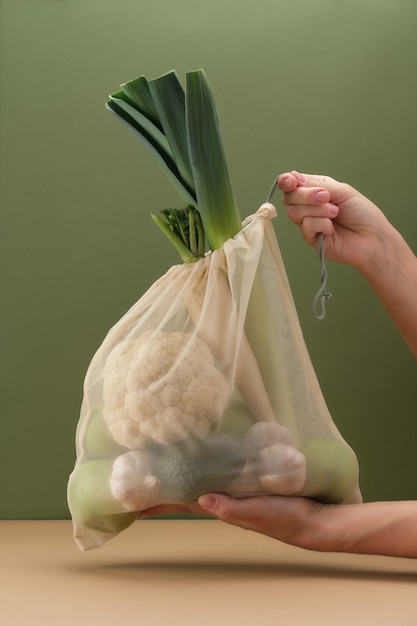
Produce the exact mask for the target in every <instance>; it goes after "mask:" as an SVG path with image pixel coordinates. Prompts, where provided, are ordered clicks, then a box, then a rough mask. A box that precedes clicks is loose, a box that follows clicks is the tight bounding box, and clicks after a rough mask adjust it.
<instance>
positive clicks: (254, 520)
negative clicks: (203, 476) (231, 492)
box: [198, 494, 281, 531]
mask: <svg viewBox="0 0 417 626" xmlns="http://www.w3.org/2000/svg"><path fill="white" fill-rule="evenodd" d="M280 500H281V498H280V496H274V497H273V498H270V497H269V498H268V497H249V498H236V499H233V498H229V497H227V496H225V495H223V494H205V495H204V496H201V497H200V498H199V500H198V502H199V504H200V506H201V508H203V509H205V510H206V511H208V512H209V513H211V514H212V515H215V516H216V517H217V519H220V520H222V521H223V522H227V523H228V524H233V525H235V526H240V527H241V528H245V529H251V530H258V531H265V530H266V529H267V528H269V527H271V526H273V525H274V523H276V511H275V510H274V508H275V507H277V506H279V501H280ZM272 505H274V506H272Z"/></svg>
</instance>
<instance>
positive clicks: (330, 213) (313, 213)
mask: <svg viewBox="0 0 417 626" xmlns="http://www.w3.org/2000/svg"><path fill="white" fill-rule="evenodd" d="M338 213H339V207H337V206H336V205H335V204H332V203H327V204H324V205H321V206H317V207H315V206H310V205H305V204H301V205H299V204H291V205H290V206H289V207H288V210H287V215H288V217H289V218H290V220H291V221H292V222H294V224H297V226H300V225H301V223H302V221H303V220H304V219H305V218H306V217H314V218H328V219H334V218H335V217H336V216H337V215H338Z"/></svg>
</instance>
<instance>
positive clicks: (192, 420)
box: [103, 331, 229, 449]
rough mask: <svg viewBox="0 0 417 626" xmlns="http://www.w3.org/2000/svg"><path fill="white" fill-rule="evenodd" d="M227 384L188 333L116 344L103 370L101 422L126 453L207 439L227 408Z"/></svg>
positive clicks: (202, 344)
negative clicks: (189, 439) (104, 423)
mask: <svg viewBox="0 0 417 626" xmlns="http://www.w3.org/2000/svg"><path fill="white" fill-rule="evenodd" d="M228 396H229V388H228V384H227V382H226V379H225V377H224V375H223V374H222V372H220V371H219V370H218V369H217V367H216V365H215V362H214V358H213V355H212V354H211V352H210V350H209V348H208V346H207V344H206V343H205V342H204V341H203V340H201V339H199V338H198V337H196V336H194V335H192V334H190V333H182V332H164V331H149V332H145V333H142V334H141V335H139V336H138V337H137V338H135V339H132V340H125V341H122V342H121V343H120V344H118V345H117V346H116V347H115V348H114V349H113V350H112V352H111V353H110V354H109V356H108V358H107V360H106V362H105V365H104V368H103V399H104V412H103V416H104V419H105V421H106V423H107V426H108V428H109V430H110V432H111V433H112V435H113V437H114V439H115V440H116V441H117V442H118V443H119V444H121V445H122V446H126V447H127V448H131V449H137V448H144V447H146V446H147V445H149V444H151V443H158V444H171V443H174V442H177V441H182V440H185V439H187V438H189V437H197V438H201V437H205V436H206V435H207V434H208V432H209V430H210V428H211V426H212V424H214V423H215V422H216V421H217V420H219V419H220V418H221V416H222V415H223V413H224V411H225V409H226V407H227V404H228Z"/></svg>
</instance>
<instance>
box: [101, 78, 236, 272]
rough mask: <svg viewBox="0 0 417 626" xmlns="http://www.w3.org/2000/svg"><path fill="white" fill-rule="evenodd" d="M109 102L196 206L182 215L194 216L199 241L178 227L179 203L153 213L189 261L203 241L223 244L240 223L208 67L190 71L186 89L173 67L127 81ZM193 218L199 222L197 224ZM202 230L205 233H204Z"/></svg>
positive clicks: (200, 249)
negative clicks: (153, 74) (191, 239)
mask: <svg viewBox="0 0 417 626" xmlns="http://www.w3.org/2000/svg"><path fill="white" fill-rule="evenodd" d="M106 106H107V108H108V109H109V110H110V111H111V112H112V113H114V114H115V115H116V116H117V117H118V118H119V119H120V120H121V121H122V122H123V123H125V124H126V125H127V126H128V127H129V128H130V129H131V130H132V131H133V132H134V133H135V134H136V135H137V136H138V137H139V138H140V139H141V141H142V142H143V143H144V144H145V146H146V147H147V149H148V150H149V151H150V153H151V154H152V155H153V156H154V158H155V159H156V161H157V162H158V164H159V165H160V166H161V167H162V168H163V170H164V171H165V173H166V174H167V176H168V177H169V178H170V180H171V181H172V182H173V184H174V186H175V187H176V189H177V191H178V192H179V194H180V195H181V196H182V198H183V199H184V200H185V201H186V202H187V204H188V205H189V206H190V207H193V208H194V209H195V211H189V210H188V208H187V209H186V210H185V213H184V214H183V215H182V217H181V220H182V222H184V218H186V219H191V220H193V223H192V224H191V227H189V226H187V228H186V231H187V232H188V233H190V234H191V237H193V236H194V234H196V236H197V238H198V243H196V244H195V245H194V244H193V242H191V247H190V240H189V238H187V236H185V237H183V235H182V233H181V232H180V230H178V229H176V228H175V226H174V225H175V224H176V223H177V217H178V214H177V213H176V211H178V210H177V209H175V210H173V211H172V215H170V212H171V209H165V211H164V212H163V216H162V217H160V216H158V217H156V216H152V217H153V219H154V221H155V223H156V224H157V225H158V226H159V228H161V230H162V231H163V232H164V234H165V235H166V236H167V237H168V238H169V240H170V241H171V243H173V245H174V246H175V248H176V249H177V251H178V252H179V254H180V256H181V258H182V260H183V261H185V262H191V261H196V260H198V259H199V258H201V257H202V256H204V252H205V249H203V247H202V245H201V242H202V241H207V243H208V246H209V248H210V249H211V250H216V249H218V248H221V247H222V246H223V244H224V242H225V241H227V239H229V238H231V237H234V236H235V235H236V234H237V233H238V232H239V230H240V229H241V227H242V224H241V217H240V214H239V210H238V207H237V203H236V201H235V198H234V194H233V190H232V185H231V181H230V176H229V172H228V168H227V162H226V155H225V149H224V145H223V140H222V134H221V129H220V122H219V116H218V112H217V108H216V104H215V101H214V97H213V93H212V89H211V86H210V84H209V81H208V79H207V75H206V72H205V70H203V69H200V70H195V71H193V72H188V73H187V74H186V89H184V87H183V85H182V84H181V82H180V79H179V78H178V75H177V73H176V72H175V71H171V72H168V73H166V74H163V75H162V76H160V77H158V78H156V79H153V80H147V79H146V78H145V77H144V76H139V77H138V78H136V79H134V80H132V81H129V82H127V83H125V84H123V85H121V88H120V90H119V91H116V92H115V93H113V94H111V95H110V97H109V101H108V102H107V103H106ZM194 222H197V226H195V224H194ZM203 233H204V236H203Z"/></svg>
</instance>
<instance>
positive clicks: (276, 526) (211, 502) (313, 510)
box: [140, 493, 334, 549]
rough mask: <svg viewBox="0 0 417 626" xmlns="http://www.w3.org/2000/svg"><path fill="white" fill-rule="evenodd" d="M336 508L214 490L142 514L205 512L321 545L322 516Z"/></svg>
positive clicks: (313, 545) (290, 540) (301, 500)
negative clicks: (192, 501)
mask: <svg viewBox="0 0 417 626" xmlns="http://www.w3.org/2000/svg"><path fill="white" fill-rule="evenodd" d="M333 508H334V505H323V504H320V503H319V502H315V501H314V500H310V499H308V498H303V497H289V496H256V497H248V498H236V499H234V498H230V497H229V496H226V495H224V494H218V493H213V494H205V495H203V496H201V497H200V498H199V500H198V504H195V505H177V504H171V505H169V504H168V505H164V506H157V507H153V508H151V509H147V510H146V511H143V512H142V513H141V514H140V518H141V519H142V518H147V517H153V516H155V515H164V514H171V515H172V514H178V513H180V514H181V513H186V514H194V515H196V514H198V515H205V516H210V517H215V518H217V519H219V520H221V521H223V522H226V523H228V524H231V525H233V526H239V527H240V528H244V529H245V530H251V531H254V532H258V533H261V534H263V535H267V536H269V537H273V538H274V539H279V540H280V541H283V542H285V543H289V544H292V545H296V546H300V547H307V548H312V549H315V548H316V549H320V547H318V546H320V541H322V540H325V533H324V532H323V533H322V532H321V524H322V521H321V518H322V517H324V518H325V519H326V518H327V516H328V515H329V514H330V511H331V510H332V509H333ZM323 527H324V525H323ZM322 535H323V538H322ZM316 543H317V545H316Z"/></svg>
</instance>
